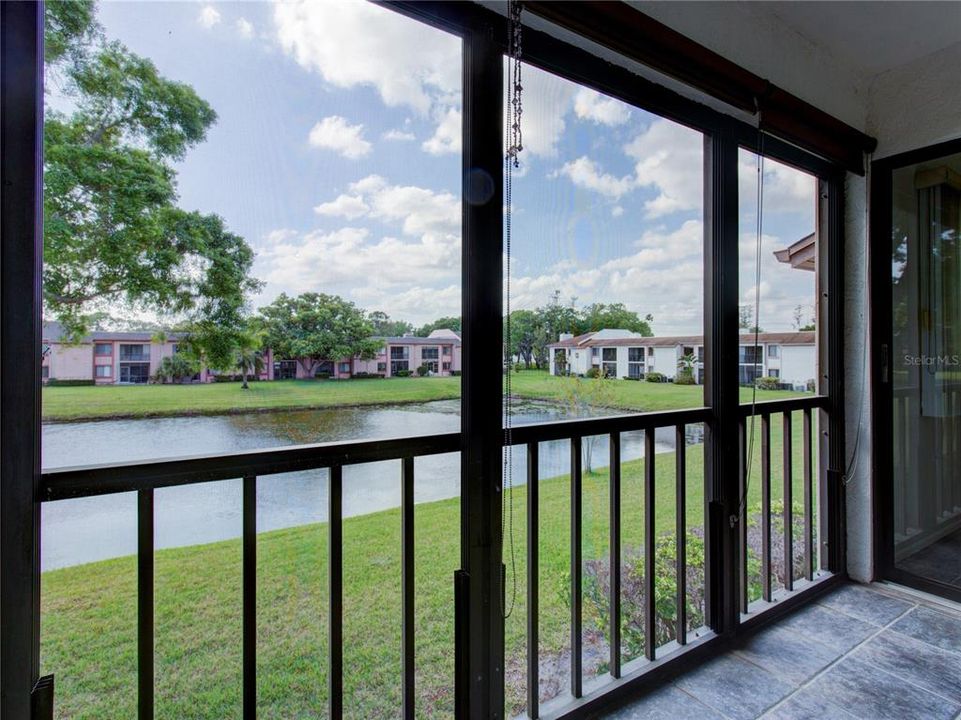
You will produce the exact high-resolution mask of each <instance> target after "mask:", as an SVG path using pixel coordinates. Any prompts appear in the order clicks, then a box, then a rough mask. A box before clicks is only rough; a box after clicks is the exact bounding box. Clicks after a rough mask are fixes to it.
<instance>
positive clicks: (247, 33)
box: [235, 17, 254, 40]
mask: <svg viewBox="0 0 961 720" xmlns="http://www.w3.org/2000/svg"><path fill="white" fill-rule="evenodd" d="M235 26H236V28H237V33H238V34H239V35H240V37H242V38H244V39H245V40H249V39H250V38H252V37H253V36H254V25H253V23H251V22H250V20H248V19H247V18H244V17H239V18H237V22H236V23H235Z"/></svg>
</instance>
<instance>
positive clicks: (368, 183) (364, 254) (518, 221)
mask: <svg viewBox="0 0 961 720" xmlns="http://www.w3.org/2000/svg"><path fill="white" fill-rule="evenodd" d="M99 19H100V21H101V23H102V24H103V26H104V28H105V31H106V34H107V36H108V38H111V39H118V40H120V41H121V42H123V43H124V44H125V45H127V46H128V47H129V48H130V49H131V50H132V51H134V52H136V53H138V54H141V55H143V56H145V57H148V58H150V59H151V60H153V61H154V63H155V64H156V65H157V67H158V69H159V70H160V72H161V73H162V74H164V75H165V76H167V77H168V78H171V79H175V80H178V81H181V82H186V83H188V84H190V85H191V86H193V87H194V89H195V90H196V91H197V92H198V94H199V95H200V96H201V97H202V98H204V99H205V100H207V101H208V102H209V103H210V104H211V105H212V107H213V108H214V109H215V110H216V112H217V114H218V120H217V123H216V124H215V125H214V126H213V127H212V128H211V130H210V131H209V133H208V137H207V139H206V141H205V142H204V143H202V144H200V145H198V146H196V147H195V148H193V149H191V150H190V151H189V152H188V154H187V156H186V157H185V158H184V160H183V161H182V162H180V163H179V164H178V165H177V170H178V189H179V204H180V205H181V207H183V208H185V209H188V210H199V211H201V212H205V213H209V212H212V213H217V214H219V215H221V216H222V217H223V218H224V219H225V220H226V222H227V225H228V227H229V228H230V229H231V230H232V231H233V232H236V233H238V234H240V235H242V236H243V237H245V238H246V240H247V241H248V242H249V243H250V245H251V246H252V247H253V249H254V251H255V252H256V261H255V265H254V272H253V274H254V275H255V276H256V277H258V278H259V279H261V280H263V281H264V283H265V284H264V289H263V291H262V292H261V293H260V294H259V295H258V296H257V297H255V298H253V302H252V305H253V307H254V308H256V307H260V306H262V305H264V304H266V303H268V302H270V301H271V300H272V299H273V298H274V297H276V296H277V295H278V294H279V293H281V292H286V293H288V294H296V293H301V292H306V291H316V292H325V293H330V294H338V295H342V296H344V297H346V298H348V299H350V300H352V301H354V302H355V303H357V305H358V306H360V307H362V308H364V309H366V310H368V311H374V310H382V311H384V312H386V313H388V314H389V315H390V316H391V317H392V318H394V319H402V320H407V321H410V322H412V323H414V324H415V325H418V324H423V323H425V322H428V321H430V320H432V319H434V318H437V317H440V316H444V315H458V314H460V301H461V287H460V274H461V257H460V223H461V207H460V184H461V183H460V179H461V155H460V151H461V138H460V132H461V101H462V95H461V43H460V41H459V39H458V38H456V37H454V36H452V35H448V34H446V33H444V32H442V31H440V30H437V29H435V28H431V27H428V26H426V25H423V24H421V23H418V22H416V21H414V20H411V19H409V18H406V17H403V16H401V15H398V14H397V13H395V12H394V11H391V10H388V9H386V8H383V7H378V6H375V5H372V4H369V3H367V2H364V1H363V0H356V1H354V0H338V1H336V2H329V1H328V2H324V1H319V2H318V1H316V0H315V1H309V2H276V3H271V2H245V3H204V2H149V3H146V2H137V3H134V2H107V3H103V4H101V6H100V9H99ZM523 73H524V74H523V87H524V90H523V110H524V112H523V116H522V117H523V120H522V122H523V137H524V150H523V152H522V153H521V167H520V168H519V169H518V170H515V171H514V172H515V175H514V185H513V187H514V191H513V195H514V203H513V212H512V218H513V220H512V237H513V243H512V256H511V262H510V267H511V290H512V292H511V307H512V308H515V309H516V308H533V307H537V306H540V305H543V304H545V303H546V302H547V301H548V299H549V298H550V296H551V294H552V293H553V292H554V291H555V290H559V291H560V293H561V297H562V300H563V301H564V302H575V303H576V304H577V305H578V306H583V305H586V304H590V303H593V302H604V303H610V302H621V303H624V304H625V305H627V307H628V308H629V309H631V310H635V311H637V312H638V313H639V314H640V315H641V316H645V315H647V314H651V315H653V316H654V322H653V328H654V331H655V333H656V334H658V335H672V334H687V333H700V332H702V331H703V325H702V323H703V319H702V308H703V289H702V278H703V267H702V263H703V255H702V244H703V226H702V142H703V140H702V137H701V135H700V134H699V133H698V132H696V131H693V130H690V129H688V128H685V127H683V126H681V125H677V124H675V123H672V122H670V121H668V120H665V119H663V118H659V117H657V116H654V115H651V114H649V113H646V112H644V111H642V110H640V109H638V108H636V107H632V106H629V105H626V104H624V103H621V102H620V101H618V100H615V99H613V98H609V97H605V96H603V95H600V94H598V93H596V92H594V91H592V90H589V89H587V88H583V87H579V86H577V85H575V84H573V83H570V82H568V81H566V80H562V79H560V78H557V77H555V76H552V75H549V74H547V73H544V72H542V71H539V70H536V69H535V68H532V67H529V66H525V67H524V70H523ZM740 165H741V167H740V176H741V182H740V195H741V230H742V237H741V258H742V262H741V275H740V285H741V293H742V298H743V302H744V303H745V304H748V303H750V304H753V302H754V294H755V290H754V288H755V263H754V258H755V254H756V244H757V241H758V238H757V229H756V214H755V212H756V209H755V205H756V199H755V198H756V187H757V185H756V183H757V177H758V173H757V159H756V157H755V156H754V155H752V154H750V153H746V152H743V153H742V154H741V158H740ZM814 197H815V181H814V179H813V178H811V177H810V176H807V175H804V174H803V173H800V172H798V171H795V170H792V169H790V168H788V167H786V166H783V165H778V164H777V163H774V162H773V161H770V160H768V161H765V173H764V200H763V207H764V212H763V219H764V223H763V233H762V238H761V257H762V262H761V283H760V291H761V311H760V325H761V326H762V327H763V328H764V329H765V330H770V331H774V330H790V329H792V327H793V325H794V317H793V316H794V308H795V307H796V306H797V305H802V306H803V307H804V314H805V322H807V319H808V318H807V316H809V315H810V313H811V305H812V303H813V302H814V277H813V273H806V272H802V271H797V270H792V269H790V268H788V267H787V266H785V265H782V264H779V263H777V261H776V260H775V259H774V257H773V251H774V250H776V249H779V248H782V247H785V246H787V245H788V244H790V243H791V242H794V241H795V240H797V239H798V238H800V237H802V236H804V235H806V234H808V233H810V232H811V231H812V229H813V225H814Z"/></svg>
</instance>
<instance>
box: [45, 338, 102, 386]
mask: <svg viewBox="0 0 961 720" xmlns="http://www.w3.org/2000/svg"><path fill="white" fill-rule="evenodd" d="M44 365H46V366H47V367H49V368H50V371H49V372H50V375H49V378H50V379H56V380H90V379H91V377H92V376H93V345H91V344H89V343H84V344H82V345H61V344H60V343H53V344H52V345H51V346H50V352H49V354H48V355H47V357H46V358H45V360H44Z"/></svg>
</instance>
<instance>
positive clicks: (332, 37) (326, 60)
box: [274, 0, 461, 116]
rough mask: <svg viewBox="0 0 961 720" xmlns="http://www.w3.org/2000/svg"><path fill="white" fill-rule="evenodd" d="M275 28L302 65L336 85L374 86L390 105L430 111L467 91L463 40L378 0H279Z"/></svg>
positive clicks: (287, 50)
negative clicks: (376, 1) (441, 99)
mask: <svg viewBox="0 0 961 720" xmlns="http://www.w3.org/2000/svg"><path fill="white" fill-rule="evenodd" d="M274 26H275V28H276V31H277V39H278V41H279V43H280V46H281V47H282V48H283V49H284V51H285V52H287V53H288V54H289V55H291V56H292V57H293V58H294V59H295V60H296V61H297V62H298V63H299V64H300V65H301V66H302V67H304V68H306V69H308V70H312V71H314V72H316V73H318V74H319V75H320V76H321V77H323V79H324V80H325V81H326V82H328V83H330V84H331V85H334V86H336V87H340V88H352V87H356V86H361V85H370V86H373V87H374V88H376V90H377V92H378V93H379V94H380V96H381V99H382V100H383V101H384V103H385V104H386V105H389V106H392V107H396V106H401V105H406V106H408V107H410V108H412V109H413V110H415V111H416V112H418V113H420V114H421V115H423V116H427V115H429V113H430V110H431V107H432V105H433V104H434V102H435V100H436V99H437V98H438V97H440V96H449V95H450V94H452V93H458V92H459V91H460V79H461V78H460V75H461V42H460V40H459V39H457V38H456V37H454V36H453V35H448V34H447V33H444V32H441V31H439V30H436V29H434V28H431V27H429V26H427V25H425V24H423V23H420V22H417V21H416V20H411V19H409V18H405V17H403V16H402V15H400V14H399V13H396V12H394V11H392V10H387V9H385V8H381V7H378V6H377V5H376V4H374V3H368V2H364V1H362V0H339V1H338V2H314V1H312V0H303V1H301V2H279V3H277V4H275V5H274Z"/></svg>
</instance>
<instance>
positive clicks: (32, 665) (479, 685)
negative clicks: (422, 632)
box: [0, 2, 844, 717]
mask: <svg viewBox="0 0 961 720" xmlns="http://www.w3.org/2000/svg"><path fill="white" fill-rule="evenodd" d="M388 4H389V5H390V6H392V7H393V8H395V9H397V10H400V11H401V12H404V13H406V14H409V15H413V16H416V17H417V18H419V19H421V20H425V21H427V22H428V23H430V24H432V25H435V26H439V27H441V28H442V29H446V30H448V31H453V32H455V33H457V34H459V35H460V36H462V37H463V38H464V41H465V46H464V47H465V54H464V79H465V82H464V88H463V90H464V125H463V132H464V140H465V142H464V155H463V162H464V167H465V169H472V170H481V171H483V172H484V173H487V174H488V175H489V176H490V177H492V178H493V179H494V184H493V186H494V193H493V196H492V197H491V198H490V200H489V201H488V202H487V203H484V204H480V205H476V206H475V205H472V204H469V203H465V204H464V205H465V207H464V242H463V244H462V258H463V260H464V265H463V273H464V279H465V282H464V284H463V287H464V288H465V292H464V295H463V311H464V312H463V315H464V335H463V338H464V339H463V343H464V382H463V419H462V422H463V427H462V433H461V434H462V448H461V455H462V463H463V466H462V467H463V471H462V483H463V486H464V488H465V490H464V493H463V494H462V498H461V501H462V571H461V572H460V573H459V574H458V585H457V587H458V588H463V590H460V589H459V590H458V595H457V597H458V600H457V608H458V611H457V612H458V622H457V625H458V628H460V630H458V632H457V636H458V641H457V648H458V656H459V665H458V667H459V671H458V678H457V683H456V685H457V687H458V692H457V698H456V701H455V703H456V705H457V708H458V711H459V712H460V713H461V714H462V715H464V716H467V715H468V714H470V715H471V716H477V717H481V716H490V715H491V714H496V713H500V709H499V708H502V707H503V675H502V669H500V666H499V665H498V662H499V661H498V660H497V658H499V657H502V653H503V624H502V622H501V618H500V613H501V609H500V605H499V603H497V602H495V601H493V600H492V598H493V594H494V593H495V592H496V589H497V588H498V587H499V584H498V581H497V579H496V578H495V577H494V575H495V568H499V567H500V564H499V561H497V562H495V559H496V558H498V555H499V553H500V544H499V542H498V541H496V540H495V541H493V542H491V541H490V540H485V538H488V539H489V538H495V539H496V538H498V537H500V532H499V531H500V513H499V508H500V497H499V494H498V493H497V491H496V488H495V483H493V482H490V481H489V480H490V478H492V477H495V476H496V475H497V474H498V473H499V472H500V471H499V467H500V457H499V456H500V445H501V443H502V440H503V433H502V429H501V427H500V425H501V419H500V416H501V407H500V386H501V379H502V372H501V368H500V367H499V366H498V364H497V363H494V364H491V363H490V362H489V357H488V356H489V348H490V347H492V346H497V344H498V343H500V342H501V330H502V327H501V326H502V315H501V301H500V297H501V295H500V293H499V292H497V291H496V290H497V288H498V287H499V285H500V284H501V283H502V272H503V267H502V254H501V252H499V249H500V245H501V238H500V230H499V229H500V227H501V212H502V197H501V184H500V182H499V181H500V180H501V178H502V176H501V169H502V158H501V143H502V127H501V121H500V107H501V103H502V101H503V93H502V89H503V88H502V71H501V68H500V66H499V65H500V63H499V62H498V61H499V60H500V58H501V53H502V51H503V46H502V45H501V44H500V43H501V41H502V39H503V38H505V37H506V32H505V26H504V19H503V17H501V16H499V15H497V14H496V13H494V12H492V11H489V10H486V9H483V8H480V7H478V6H474V5H470V4H458V3H443V2H442V3H409V2H393V3H388ZM2 9H3V23H2V32H3V40H4V42H3V45H2V52H3V58H2V59H3V62H2V63H0V68H2V73H3V86H4V95H3V101H4V108H3V111H4V112H3V113H2V114H0V122H2V124H3V133H4V135H5V136H15V137H18V139H19V140H21V142H18V143H16V144H15V145H18V146H19V148H18V149H16V150H14V149H13V148H12V147H11V148H6V149H5V153H4V155H3V157H2V162H3V173H4V185H5V190H9V192H5V193H4V196H3V200H2V202H3V208H2V212H0V218H2V222H3V236H4V238H9V237H15V236H16V237H27V238H29V237H32V238H33V242H32V243H29V242H27V243H17V244H15V243H9V242H5V243H3V250H2V258H0V259H2V262H0V280H2V281H0V293H2V302H0V319H2V326H3V327H2V335H3V340H4V342H3V343H0V353H2V355H3V358H2V359H3V366H4V367H5V368H8V369H9V371H8V372H6V373H4V375H3V376H2V377H0V392H2V398H0V399H2V402H3V403H4V404H7V405H8V406H16V407H18V408H19V409H20V412H19V413H16V414H13V413H7V414H5V417H4V418H3V419H2V420H0V437H2V439H3V441H4V442H5V443H6V444H7V445H8V446H10V444H11V443H12V444H15V445H17V447H18V448H20V449H21V452H20V453H17V457H12V456H11V455H10V454H5V456H4V458H3V461H2V475H3V478H4V483H2V495H0V513H2V521H0V533H2V541H0V552H2V568H0V573H2V577H0V584H2V585H3V587H4V598H3V609H4V611H7V612H6V614H5V625H6V626H7V627H8V628H10V629H11V630H10V631H9V632H5V633H4V635H3V636H2V637H0V664H2V666H3V668H4V673H3V677H2V690H3V692H2V693H0V697H2V705H0V712H3V713H5V714H9V715H10V716H11V717H21V716H22V717H27V716H28V715H29V713H30V704H31V696H32V690H33V688H34V685H35V684H36V682H37V680H38V676H39V617H40V613H39V549H38V544H37V541H36V540H34V541H32V542H27V543H21V542H18V539H19V538H23V537H26V538H35V539H36V538H38V537H39V522H40V513H39V504H40V501H39V497H38V494H37V487H38V482H39V477H40V466H39V418H40V402H39V385H40V383H39V379H40V369H39V365H40V364H39V363H18V360H19V359H20V358H22V357H27V356H30V355H31V353H32V355H33V356H34V357H38V356H39V346H40V338H41V331H40V282H39V279H40V262H41V255H42V252H41V224H40V223H41V203H40V199H41V193H40V187H41V182H40V180H41V175H40V174H41V172H42V166H41V162H40V158H41V157H42V152H41V150H42V148H41V142H42V132H41V131H42V104H43V91H42V27H43V23H42V5H40V4H37V5H31V4H26V3H3V4H2ZM524 52H525V60H526V61H527V62H529V63H531V64H533V65H536V66H538V67H540V68H541V69H543V70H547V71H549V72H553V73H555V74H557V75H560V76H562V77H566V78H567V79H570V80H573V81H574V82H577V83H580V84H581V85H584V86H586V87H589V88H592V89H594V90H598V91H600V92H603V93H605V94H607V95H610V96H612V97H615V98H618V99H621V100H623V101H625V102H627V103H629V104H631V105H634V106H637V107H641V108H644V109H646V110H648V111H650V112H653V113H656V114H658V115H660V116H662V117H665V118H667V119H670V120H674V121H675V122H680V123H681V124H684V125H687V126H688V127H692V128H694V129H696V130H699V131H701V132H703V133H705V176H704V181H705V198H706V199H707V203H706V204H707V207H705V209H704V211H705V278H704V281H705V300H704V301H705V338H706V342H705V367H706V374H707V378H706V381H705V386H704V387H705V399H706V405H707V406H708V407H709V408H710V411H711V413H712V415H713V418H714V419H713V421H712V422H710V423H708V425H709V428H708V438H707V445H706V457H705V466H706V468H707V470H708V474H707V475H708V476H707V478H706V481H707V488H706V489H707V497H706V503H707V507H708V518H709V522H708V526H707V527H706V528H705V531H706V534H707V557H708V565H709V572H708V581H709V582H708V588H707V590H708V594H709V597H708V620H709V624H710V626H711V627H712V628H713V629H714V631H715V632H716V633H717V636H716V638H709V639H708V640H707V641H706V642H705V643H704V644H702V645H701V647H704V646H705V645H706V644H707V643H708V642H712V641H713V640H719V641H720V640H724V639H725V638H726V637H727V638H729V637H730V636H731V635H732V634H736V633H737V632H739V631H740V630H742V629H747V628H748V627H750V626H751V623H742V622H741V621H740V619H739V616H738V612H737V602H736V594H737V593H736V587H735V583H736V569H737V565H736V558H737V551H736V547H735V543H734V537H733V532H731V531H730V530H729V529H727V525H728V518H727V516H726V515H725V508H727V507H730V505H731V503H732V502H733V500H734V496H733V495H732V493H735V492H736V486H735V484H734V482H735V480H736V475H737V472H736V457H737V453H736V451H734V450H735V440H734V435H733V434H732V433H731V432H730V431H729V430H727V429H725V428H724V424H725V422H726V423H727V424H728V425H730V426H731V427H734V426H735V423H734V422H732V421H733V420H734V419H735V418H736V416H737V414H738V412H739V409H738V395H737V388H736V385H735V384H734V378H735V377H736V376H735V374H734V372H733V370H735V369H736V366H737V362H736V360H737V332H736V328H737V300H738V295H737V286H736V277H737V235H738V234H737V194H736V193H737V182H736V180H737V149H738V146H739V145H740V146H744V147H747V148H749V149H752V150H753V149H756V148H757V147H758V146H759V145H760V144H761V141H760V139H759V134H758V132H757V130H756V129H755V128H753V127H752V126H750V125H749V124H747V123H744V122H741V121H739V120H736V119H734V118H732V117H730V116H728V115H724V114H722V113H719V112H717V111H715V110H713V109H710V108H708V107H707V106H706V105H702V104H699V103H697V102H694V101H692V100H690V99H688V98H685V97H682V96H680V95H678V94H677V93H674V92H672V91H670V90H668V89H666V88H664V87H662V86H660V85H657V84H655V83H653V82H650V81H647V80H644V79H642V78H640V77H639V76H636V75H634V74H632V73H630V72H629V71H628V70H626V69H624V68H621V67H619V66H617V65H613V64H611V63H609V62H607V61H606V60H603V59H602V58H600V57H598V56H595V55H593V54H591V53H589V52H587V51H585V50H583V49H581V48H577V47H574V46H573V45H569V44H566V43H564V42H562V41H561V40H558V39H556V38H554V37H551V36H549V35H548V34H546V33H544V32H540V31H536V30H531V29H528V30H526V31H525V36H524ZM495 63H496V66H495ZM763 147H764V150H765V154H766V156H768V157H770V158H772V159H775V160H778V161H779V162H783V163H786V164H788V165H791V166H793V167H796V168H799V169H802V170H805V171H807V172H810V173H812V174H814V175H816V176H818V177H819V178H820V179H821V181H822V190H823V192H822V196H823V197H826V198H827V200H826V202H825V203H824V204H825V205H826V208H825V210H824V212H823V213H822V214H821V216H820V217H819V229H822V230H823V232H824V235H823V236H822V239H826V240H827V241H828V242H827V243H826V244H825V245H826V246H825V247H824V248H822V249H821V250H819V252H823V259H825V260H828V261H829V262H828V263H825V264H824V265H822V268H823V273H824V276H823V277H824V279H825V280H826V281H827V282H826V283H825V284H824V285H823V287H824V288H825V296H826V297H838V298H840V297H841V290H842V288H843V277H842V267H841V258H842V250H843V246H842V242H843V180H844V173H843V171H842V170H841V169H840V168H839V166H837V165H835V164H831V163H829V162H827V161H825V160H823V159H820V158H817V157H815V156H813V155H810V154H808V153H806V152H804V151H801V150H798V149H797V148H795V147H793V146H791V145H789V144H788V143H786V142H783V141H781V140H777V139H775V138H766V139H765V140H764V141H763ZM465 177H466V173H465ZM14 245H19V247H14ZM732 270H733V272H732ZM823 305H824V309H825V310H827V312H825V313H822V315H821V316H820V317H823V318H824V320H825V322H823V323H822V322H819V327H818V332H819V333H820V335H821V339H823V340H825V341H827V342H821V343H819V347H820V349H821V352H822V357H823V358H825V359H826V360H827V362H826V363H823V364H822V367H821V373H822V384H823V385H824V387H823V388H822V389H823V390H825V391H826V393H825V394H826V395H827V396H828V398H829V400H828V402H829V405H830V407H831V413H830V417H829V418H828V419H829V422H828V423H827V425H826V427H827V434H829V435H831V436H832V437H834V438H836V440H835V441H834V442H832V443H831V445H830V457H829V463H830V466H831V467H833V468H835V470H834V477H833V479H832V482H831V486H830V487H829V488H827V504H828V513H827V515H828V517H827V520H826V521H825V522H826V523H827V524H826V527H825V528H822V529H826V530H827V532H821V533H819V537H821V538H822V539H824V541H825V542H828V543H830V549H829V551H828V553H827V559H826V562H825V565H826V567H827V568H828V569H829V570H832V571H834V572H841V571H842V570H843V558H844V533H843V512H841V511H842V510H843V503H842V502H841V501H840V495H839V493H840V490H841V488H840V485H839V483H838V482H837V481H838V480H839V479H840V471H839V470H837V468H840V467H842V466H843V462H844V452H843V451H844V446H843V441H842V438H843V432H842V431H843V415H842V409H843V387H842V385H841V377H842V373H841V361H842V359H843V358H842V356H841V344H840V338H841V336H842V335H841V332H842V323H841V320H842V317H843V315H842V312H841V310H842V308H841V303H840V302H832V303H830V304H828V303H827V300H826V299H824V300H823ZM14 307H15V308H16V311H14V310H13V308H14ZM491 343H493V345H492V344H491ZM18 365H19V366H22V367H21V368H19V369H18ZM825 377H826V378H827V380H826V381H825ZM826 455H827V453H825V454H824V455H822V457H825V456H826ZM732 463H733V465H732ZM732 468H733V470H734V472H731V470H732ZM485 480H486V481H485ZM497 572H499V571H497ZM812 590H816V588H812ZM809 594H810V593H809ZM802 597H803V596H796V597H795V598H792V600H799V599H801V598H802ZM468 600H469V601H468ZM796 604H797V602H785V603H782V604H780V605H779V607H778V608H777V609H776V610H772V611H770V613H768V614H767V615H766V616H765V619H769V618H770V617H771V613H774V612H786V611H789V610H790V609H791V607H792V606H793V605H796ZM717 646H718V647H723V644H717ZM690 655H691V654H687V655H682V656H680V657H679V658H677V660H676V661H675V662H684V660H682V659H683V658H687V660H686V662H691V660H690ZM694 655H703V653H694ZM661 675H662V673H653V674H649V675H644V674H640V675H637V676H634V677H632V678H625V679H623V680H621V681H616V682H615V683H614V684H613V685H612V687H611V688H609V689H606V690H604V691H602V692H601V693H600V694H598V695H595V696H593V697H592V698H585V699H584V700H583V701H581V702H580V703H579V704H578V705H577V706H576V708H575V709H574V710H573V711H572V712H571V713H570V714H569V715H570V716H573V715H578V716H584V715H586V714H588V713H590V712H593V711H596V710H597V709H598V708H599V707H601V706H603V705H604V704H608V703H611V702H614V701H616V700H617V699H619V698H621V697H624V695H625V694H626V693H627V692H633V691H634V690H635V689H636V688H638V687H640V686H641V685H643V684H645V683H648V684H649V683H651V682H652V681H653V680H652V678H654V680H657V679H659V678H660V677H661ZM468 677H469V678H471V682H467V681H466V678H468ZM468 685H469V686H470V687H471V692H469V693H468V692H467V687H468Z"/></svg>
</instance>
